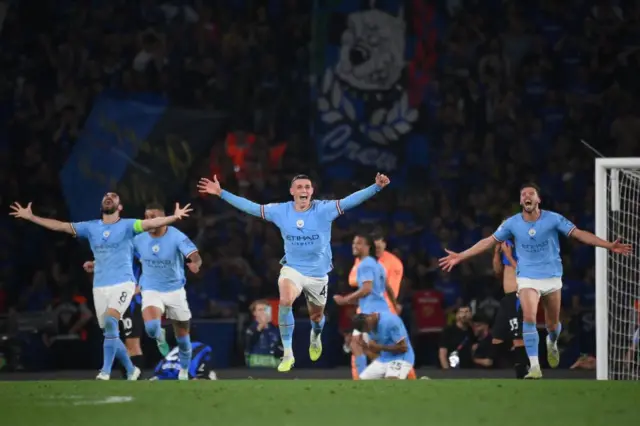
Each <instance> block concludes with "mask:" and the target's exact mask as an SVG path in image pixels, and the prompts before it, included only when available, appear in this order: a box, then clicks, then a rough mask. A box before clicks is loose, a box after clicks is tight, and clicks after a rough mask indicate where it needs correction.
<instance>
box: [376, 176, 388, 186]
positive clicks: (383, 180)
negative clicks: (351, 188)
mask: <svg viewBox="0 0 640 426" xmlns="http://www.w3.org/2000/svg"><path fill="white" fill-rule="evenodd" d="M389 183H391V179H389V178H388V177H387V175H383V174H382V173H378V174H377V175H376V185H378V186H379V187H380V188H384V187H385V186H387V185H389Z"/></svg>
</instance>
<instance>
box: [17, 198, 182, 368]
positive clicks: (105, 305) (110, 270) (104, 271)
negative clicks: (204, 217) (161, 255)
mask: <svg viewBox="0 0 640 426" xmlns="http://www.w3.org/2000/svg"><path fill="white" fill-rule="evenodd" d="M189 206H190V205H189V204H187V205H186V206H185V207H183V208H181V207H180V206H179V205H178V204H177V203H176V209H175V212H174V214H173V215H172V216H167V217H157V218H154V219H145V220H139V219H123V218H121V217H120V212H121V211H122V204H121V203H120V197H119V196H118V194H116V193H115V192H108V193H106V194H105V196H104V197H103V198H102V204H101V209H100V211H101V213H102V218H101V219H99V220H92V221H86V222H74V223H71V222H62V221H59V220H55V219H47V218H43V217H39V216H36V215H34V214H33V212H32V211H31V203H28V204H27V206H26V207H22V205H20V204H19V203H17V202H14V203H13V204H12V205H11V210H12V212H10V213H9V214H10V215H11V216H14V217H15V218H18V219H24V220H28V221H29V222H33V223H35V224H36V225H40V226H42V227H44V228H47V229H50V230H52V231H57V232H66V233H67V234H71V235H73V236H76V237H82V238H86V239H87V240H89V245H90V247H91V251H92V252H93V257H94V259H95V260H94V262H95V264H94V265H95V266H94V274H93V301H94V305H95V310H96V317H97V318H98V324H99V325H100V328H101V329H102V330H103V332H104V344H103V354H104V359H103V365H102V369H101V370H100V373H99V374H98V376H97V377H96V379H98V380H109V379H110V377H111V368H112V366H113V361H114V359H115V358H117V359H118V361H120V363H121V364H122V365H123V366H124V367H125V369H126V371H127V379H128V380H137V379H138V378H139V377H140V369H139V368H138V367H136V366H134V365H133V363H132V362H131V359H130V358H129V355H128V354H127V349H126V347H125V346H124V343H123V342H122V340H120V336H119V329H118V322H119V320H120V318H121V317H122V314H123V313H124V311H125V310H126V309H127V308H128V307H129V304H130V303H131V298H132V297H133V295H134V293H135V288H136V283H135V277H134V276H133V239H134V237H135V236H136V235H137V234H140V233H142V232H145V231H148V230H150V229H155V228H160V227H162V226H167V225H170V224H172V223H174V222H175V221H177V220H180V219H182V218H184V217H187V216H189V212H191V211H192V210H191V208H189Z"/></svg>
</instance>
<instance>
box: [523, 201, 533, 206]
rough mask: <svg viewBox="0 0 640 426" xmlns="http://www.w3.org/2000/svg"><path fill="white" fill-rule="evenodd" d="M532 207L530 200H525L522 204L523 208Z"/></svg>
mask: <svg viewBox="0 0 640 426" xmlns="http://www.w3.org/2000/svg"><path fill="white" fill-rule="evenodd" d="M532 205H533V201H531V200H526V201H525V202H524V206H525V207H531V206H532Z"/></svg>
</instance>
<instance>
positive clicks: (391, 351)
mask: <svg viewBox="0 0 640 426" xmlns="http://www.w3.org/2000/svg"><path fill="white" fill-rule="evenodd" d="M353 329H354V330H357V331H359V332H360V333H362V335H361V336H360V337H359V339H360V340H361V343H360V344H361V345H363V347H364V348H365V349H366V350H367V351H369V352H373V353H375V354H379V356H378V357H377V358H376V359H375V360H374V361H373V362H372V363H371V364H370V365H369V366H368V367H367V368H365V369H364V371H363V372H362V374H360V380H372V379H382V378H385V379H400V380H404V379H406V378H407V375H408V374H409V372H410V371H411V370H412V369H413V363H414V362H415V354H414V353H413V347H411V341H410V340H409V333H407V329H406V328H405V326H404V323H403V322H402V320H401V319H400V317H399V316H397V315H395V314H392V313H391V312H388V311H387V312H373V313H370V314H364V313H361V314H356V316H355V317H354V318H353ZM365 336H368V338H366V337H365Z"/></svg>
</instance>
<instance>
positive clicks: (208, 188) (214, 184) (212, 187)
mask: <svg viewBox="0 0 640 426" xmlns="http://www.w3.org/2000/svg"><path fill="white" fill-rule="evenodd" d="M198 192H200V193H201V194H211V195H217V196H218V197H219V196H220V194H221V193H222V187H221V186H220V182H218V178H217V176H216V175H213V181H211V180H209V179H207V178H200V182H198Z"/></svg>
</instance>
